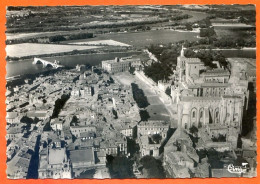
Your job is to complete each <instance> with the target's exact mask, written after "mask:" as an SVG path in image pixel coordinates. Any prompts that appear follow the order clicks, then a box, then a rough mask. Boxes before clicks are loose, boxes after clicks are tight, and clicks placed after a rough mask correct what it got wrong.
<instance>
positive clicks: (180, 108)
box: [171, 48, 249, 137]
mask: <svg viewBox="0 0 260 184" xmlns="http://www.w3.org/2000/svg"><path fill="white" fill-rule="evenodd" d="M217 65H218V67H217V68H216V69H209V68H207V67H206V66H205V65H204V63H203V62H201V60H200V59H198V58H186V57H185V56H184V48H182V51H181V54H180V56H179V57H178V58H177V67H176V71H175V73H174V77H175V80H174V82H175V85H173V86H172V87H171V96H172V99H173V103H174V104H176V105H177V106H176V107H177V117H178V127H182V128H184V129H189V128H190V127H192V126H195V127H198V128H200V127H202V126H205V127H206V128H208V129H212V131H211V132H214V131H213V129H214V130H218V129H222V130H223V128H225V127H226V131H227V132H224V133H223V131H222V134H226V133H227V134H228V130H229V128H230V127H232V128H235V129H236V130H237V133H238V134H239V133H240V132H241V127H242V117H243V112H244V111H245V110H246V109H247V104H248V95H249V92H248V81H247V73H246V69H247V64H246V63H242V62H241V61H233V62H232V63H230V67H229V68H230V69H224V68H221V67H220V66H219V63H217ZM216 132H218V131H216ZM213 136H216V135H213V134H212V137H213ZM225 136H226V135H225Z"/></svg>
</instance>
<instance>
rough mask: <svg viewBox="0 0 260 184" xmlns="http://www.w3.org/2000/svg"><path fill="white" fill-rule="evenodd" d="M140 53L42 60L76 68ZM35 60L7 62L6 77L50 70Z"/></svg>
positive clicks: (61, 57)
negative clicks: (80, 65)
mask: <svg viewBox="0 0 260 184" xmlns="http://www.w3.org/2000/svg"><path fill="white" fill-rule="evenodd" d="M139 53H140V52H127V53H107V54H86V55H73V56H59V57H58V56H57V57H48V58H42V59H45V60H47V61H52V62H54V61H55V60H57V61H60V64H61V65H64V66H67V67H75V66H76V65H77V64H89V65H91V66H93V65H99V64H101V61H103V60H109V59H114V58H115V57H127V56H132V55H136V54H139ZM32 62H33V59H28V60H22V61H19V62H7V64H6V71H7V74H6V77H12V76H16V75H24V74H34V73H40V72H44V71H47V70H49V69H48V68H43V67H42V65H41V64H37V65H34V64H32Z"/></svg>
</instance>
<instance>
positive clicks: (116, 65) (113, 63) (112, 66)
mask: <svg viewBox="0 0 260 184" xmlns="http://www.w3.org/2000/svg"><path fill="white" fill-rule="evenodd" d="M129 67H130V61H128V60H123V59H119V58H117V57H116V58H115V59H114V60H106V61H102V68H103V69H104V70H105V71H107V72H109V73H117V72H124V71H128V70H129Z"/></svg>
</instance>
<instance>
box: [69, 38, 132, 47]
mask: <svg viewBox="0 0 260 184" xmlns="http://www.w3.org/2000/svg"><path fill="white" fill-rule="evenodd" d="M69 44H73V45H96V46H100V45H108V46H122V47H129V46H131V45H128V44H125V43H121V42H117V41H115V40H97V41H86V42H84V41H83V42H72V43H69Z"/></svg>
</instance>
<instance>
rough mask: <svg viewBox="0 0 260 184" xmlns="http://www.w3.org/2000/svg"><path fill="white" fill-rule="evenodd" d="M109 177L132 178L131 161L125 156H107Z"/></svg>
mask: <svg viewBox="0 0 260 184" xmlns="http://www.w3.org/2000/svg"><path fill="white" fill-rule="evenodd" d="M107 167H108V169H109V172H110V176H111V178H134V174H133V169H132V164H131V162H130V161H129V160H128V159H127V158H126V157H125V156H116V157H113V156H111V155H108V156H107Z"/></svg>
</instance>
